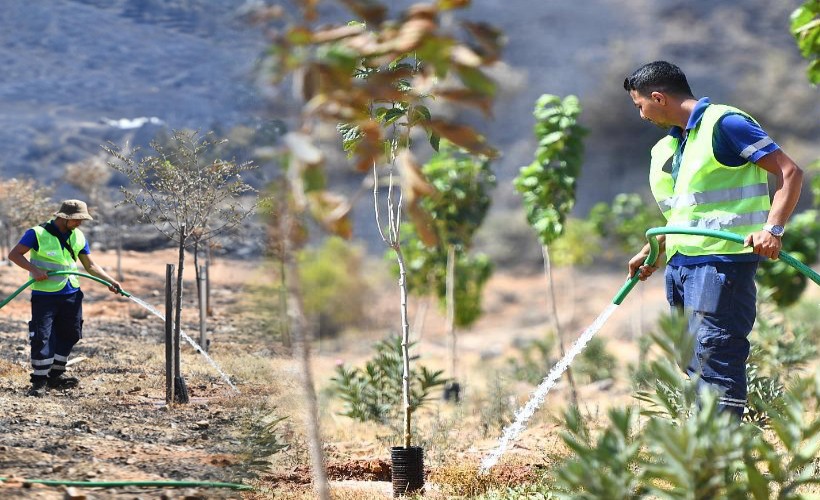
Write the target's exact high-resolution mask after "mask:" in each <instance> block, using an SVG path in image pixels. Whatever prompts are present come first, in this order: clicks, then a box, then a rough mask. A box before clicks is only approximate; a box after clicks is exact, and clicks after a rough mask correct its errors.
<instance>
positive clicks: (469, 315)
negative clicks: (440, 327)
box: [388, 225, 493, 327]
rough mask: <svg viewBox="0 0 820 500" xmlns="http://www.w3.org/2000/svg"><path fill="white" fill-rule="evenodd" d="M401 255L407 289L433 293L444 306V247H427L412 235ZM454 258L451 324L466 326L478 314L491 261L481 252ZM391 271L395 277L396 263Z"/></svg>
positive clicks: (404, 243)
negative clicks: (453, 311)
mask: <svg viewBox="0 0 820 500" xmlns="http://www.w3.org/2000/svg"><path fill="white" fill-rule="evenodd" d="M403 226H405V225H403ZM402 232H403V233H404V234H412V232H413V231H412V230H410V229H409V228H408V229H407V230H404V229H402ZM402 254H403V256H404V264H405V266H406V267H407V289H408V291H409V292H410V293H412V294H415V295H420V296H423V295H426V294H429V293H435V295H436V297H437V298H438V299H439V305H440V306H441V307H442V308H444V307H445V306H446V297H447V279H446V278H447V249H446V248H442V247H435V248H428V247H426V246H424V244H423V243H422V241H421V240H420V239H419V238H417V237H415V236H413V237H409V238H407V239H406V240H405V241H404V242H403V243H402ZM388 258H389V257H388ZM393 260H395V259H393ZM455 260H456V264H455V283H454V286H453V294H454V295H455V324H456V326H460V327H468V326H470V325H472V324H473V323H475V321H476V320H478V318H479V317H480V316H481V313H482V310H481V295H482V292H483V290H484V285H485V284H486V283H487V280H489V279H490V276H491V275H492V271H493V264H492V262H490V259H489V258H488V257H487V256H486V255H484V254H476V255H470V254H468V253H464V252H456V259H455ZM392 271H393V274H394V275H396V276H398V265H395V264H394V265H393V266H392Z"/></svg>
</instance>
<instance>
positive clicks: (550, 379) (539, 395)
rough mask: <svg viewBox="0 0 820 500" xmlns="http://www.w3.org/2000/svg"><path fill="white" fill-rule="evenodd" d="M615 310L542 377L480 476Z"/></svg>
mask: <svg viewBox="0 0 820 500" xmlns="http://www.w3.org/2000/svg"><path fill="white" fill-rule="evenodd" d="M617 308H618V304H610V305H609V307H607V308H606V309H605V310H604V312H602V313H601V315H600V316H598V318H597V319H596V320H595V321H594V322H593V323H592V324H591V325H590V326H589V327H587V329H586V330H584V333H582V334H581V336H580V337H579V338H578V340H576V341H575V343H574V344H573V345H572V347H570V349H569V350H568V351H567V353H566V354H565V355H564V357H563V358H561V360H560V361H559V362H558V363H557V364H556V365H555V366H554V367H553V368H552V370H550V371H549V373H548V374H547V376H546V377H544V380H543V381H542V382H541V383H540V384H539V385H538V387H537V388H536V389H535V391H534V392H533V394H532V396H531V397H530V400H529V401H527V404H525V405H524V406H522V407H521V408H519V410H518V411H517V412H515V421H514V422H513V423H512V424H510V425H508V426H507V427H506V428H505V429H504V433H503V434H502V436H501V441H500V442H499V443H498V446H497V447H496V449H495V450H493V452H492V453H490V454H489V455H487V456H486V457H484V460H482V461H481V467H480V468H479V473H480V474H486V473H487V472H488V471H489V470H490V469H491V468H492V467H493V466H494V465H495V464H496V462H498V459H499V458H501V455H503V454H504V452H505V451H507V448H508V447H509V446H510V443H512V442H513V441H515V440H516V439H517V438H518V436H519V435H520V434H521V432H523V431H524V426H525V425H526V423H527V421H528V420H529V419H530V417H532V415H533V414H534V413H535V410H537V409H538V408H540V407H541V404H542V403H543V402H544V398H546V397H547V393H548V392H549V391H550V389H552V387H553V386H554V385H555V383H556V382H557V381H558V379H560V378H561V375H563V374H564V372H565V371H567V368H569V365H570V363H572V360H573V359H575V356H577V355H578V353H580V352H581V351H583V350H584V347H586V345H587V343H588V342H589V341H590V340H591V339H592V337H593V336H594V335H595V334H596V333H598V330H600V329H601V327H602V326H604V323H606V320H608V319H609V317H610V316H611V315H612V313H613V312H615V309H617Z"/></svg>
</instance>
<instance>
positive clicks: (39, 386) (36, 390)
mask: <svg viewBox="0 0 820 500" xmlns="http://www.w3.org/2000/svg"><path fill="white" fill-rule="evenodd" d="M47 385H48V382H46V380H45V379H42V378H37V379H34V380H32V381H31V388H30V389H29V390H28V392H26V396H32V397H35V398H41V397H43V396H45V395H46V388H47Z"/></svg>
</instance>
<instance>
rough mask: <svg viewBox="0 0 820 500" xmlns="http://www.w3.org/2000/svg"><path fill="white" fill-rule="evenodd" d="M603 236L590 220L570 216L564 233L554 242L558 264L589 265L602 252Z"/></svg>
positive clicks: (553, 249) (553, 254) (554, 257)
mask: <svg viewBox="0 0 820 500" xmlns="http://www.w3.org/2000/svg"><path fill="white" fill-rule="evenodd" d="M601 243H602V238H601V237H600V235H599V234H598V231H597V229H596V228H595V224H594V223H593V222H592V221H590V220H584V219H575V218H572V217H570V218H569V219H567V224H566V226H565V227H564V233H563V234H562V235H561V236H560V237H559V238H558V239H557V240H555V242H553V244H552V247H551V249H552V252H551V253H552V262H553V263H554V264H555V265H556V266H575V265H580V266H588V265H590V264H592V263H593V262H594V261H595V259H596V258H598V256H600V254H601Z"/></svg>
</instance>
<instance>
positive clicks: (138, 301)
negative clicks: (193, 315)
mask: <svg viewBox="0 0 820 500" xmlns="http://www.w3.org/2000/svg"><path fill="white" fill-rule="evenodd" d="M128 298H129V299H131V300H132V301H134V302H135V303H136V304H139V305H140V306H142V307H143V308H145V309H146V310H147V311H148V312H150V313H151V314H153V315H154V316H157V317H158V318H160V319H162V320H163V321H165V315H163V314H162V313H161V312H159V311H158V310H157V309H156V308H155V307H154V306H152V305H151V304H149V303H147V302H145V301H144V300H142V299H139V298H137V297H134V296H133V295H131V296H129V297H128ZM179 335H180V336H181V337H182V338H183V339H185V341H186V342H188V343H189V344H191V347H193V348H194V349H196V350H197V352H199V353H200V354H202V356H204V357H205V361H207V362H208V363H209V364H210V365H211V366H213V367H214V369H215V370H216V371H217V372H218V373H219V375H220V376H221V377H222V380H224V381H225V383H227V384H228V385H229V386H230V387H231V389H233V390H234V392H236V393H239V389H237V388H236V386H235V385H233V383H232V382H231V379H230V377H228V375H227V374H226V373H225V372H224V371H222V369H221V368H220V367H219V365H218V364H216V361H214V360H213V358H211V357H210V356H209V355H208V353H207V352H205V349H203V348H202V347H200V345H199V344H197V343H196V342H194V339H192V338H191V337H189V336H188V335H187V334H186V333H185V332H183V331H182V329H180V331H179Z"/></svg>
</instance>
